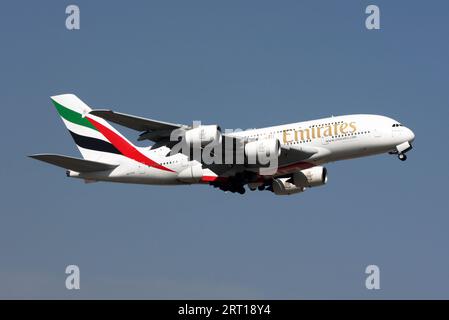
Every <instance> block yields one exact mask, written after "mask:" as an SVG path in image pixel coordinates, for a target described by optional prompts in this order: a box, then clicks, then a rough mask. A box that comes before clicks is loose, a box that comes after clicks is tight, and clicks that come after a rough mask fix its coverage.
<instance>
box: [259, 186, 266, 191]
mask: <svg viewBox="0 0 449 320" xmlns="http://www.w3.org/2000/svg"><path fill="white" fill-rule="evenodd" d="M257 189H258V190H259V191H263V190H265V186H263V185H262V186H258V187H257Z"/></svg>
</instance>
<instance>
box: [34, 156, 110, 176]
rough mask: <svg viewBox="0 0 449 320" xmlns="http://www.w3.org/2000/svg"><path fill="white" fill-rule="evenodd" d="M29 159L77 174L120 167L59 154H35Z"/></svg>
mask: <svg viewBox="0 0 449 320" xmlns="http://www.w3.org/2000/svg"><path fill="white" fill-rule="evenodd" d="M29 157H30V158H33V159H36V160H40V161H43V162H47V163H50V164H52V165H55V166H58V167H61V168H64V169H68V170H72V171H76V172H94V171H105V170H111V169H114V168H116V167H117V166H118V165H114V164H108V163H103V162H96V161H90V160H84V159H79V158H74V157H68V156H62V155H59V154H49V153H43V154H34V155H31V156H29Z"/></svg>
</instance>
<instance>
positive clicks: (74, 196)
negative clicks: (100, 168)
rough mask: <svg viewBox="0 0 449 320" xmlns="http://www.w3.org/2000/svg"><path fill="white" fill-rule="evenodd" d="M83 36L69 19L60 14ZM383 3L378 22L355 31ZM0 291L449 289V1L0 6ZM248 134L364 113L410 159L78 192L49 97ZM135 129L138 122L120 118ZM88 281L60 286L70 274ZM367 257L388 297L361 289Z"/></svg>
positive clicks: (199, 294) (339, 294) (205, 294)
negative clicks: (255, 183)
mask: <svg viewBox="0 0 449 320" xmlns="http://www.w3.org/2000/svg"><path fill="white" fill-rule="evenodd" d="M71 3H75V4H77V5H78V6H79V8H80V10H81V29H80V30H77V31H68V30H67V29H66V28H65V19H66V14H65V8H66V6H67V5H69V4H71ZM372 3H373V4H377V5H378V6H379V7H380V10H381V21H380V22H381V29H380V30H377V31H368V30H367V29H366V28H365V18H366V16H367V15H366V14H365V8H366V6H367V5H369V4H372ZM0 12H1V13H0V41H1V47H0V58H1V59H0V87H1V94H0V106H1V108H2V119H3V121H2V125H1V126H0V130H1V135H0V137H1V146H2V157H1V159H0V161H1V165H0V170H1V176H0V177H1V179H0V181H1V182H0V192H1V201H0V253H1V258H0V298H274V299H280V298H288V299H294V298H369V299H370V298H449V250H448V244H449V232H448V226H449V212H448V211H449V210H448V195H447V181H448V178H449V174H448V173H449V169H448V165H447V162H448V148H447V140H446V138H447V127H448V124H447V121H448V118H449V117H448V116H449V106H448V103H449V98H448V93H449V87H448V86H449V85H448V84H449V81H448V80H449V76H448V75H449V58H448V57H449V41H448V33H449V32H448V31H449V26H448V23H447V20H448V17H449V3H448V1H443V0H441V1H436V0H435V1H384V0H375V1H369V2H368V1H316V0H314V1H260V0H257V1H229V0H227V1H206V0H205V1H196V0H192V1H73V2H67V1H26V2H24V1H8V2H2V4H1V11H0ZM62 93H75V94H77V95H78V96H79V97H80V98H81V99H83V100H84V101H85V102H86V103H87V104H89V105H90V106H92V107H94V108H112V109H114V110H118V111H122V112H125V113H130V114H136V115H140V116H144V117H150V118H154V119H160V120H165V121H170V122H177V123H187V124H189V123H191V121H192V120H202V122H203V123H208V124H219V125H221V126H222V128H242V129H245V128H252V127H262V126H268V125H275V124H282V123H288V122H297V121H301V120H311V119H316V118H320V117H325V116H329V115H342V114H351V113H375V114H382V115H387V116H390V117H393V118H394V119H397V120H399V121H400V122H402V123H403V124H404V125H406V126H408V127H410V128H411V129H412V130H413V131H414V132H415V134H416V141H415V144H414V149H413V150H412V151H411V152H410V153H409V157H408V158H409V159H408V160H407V161H406V162H401V161H399V160H398V159H397V158H396V157H395V156H389V155H381V156H375V157H370V158H364V159H358V160H351V161H343V162H338V163H331V164H329V165H327V168H328V170H329V182H328V185H326V186H325V187H319V188H316V189H311V190H308V191H307V192H305V193H303V194H299V195H294V196H288V197H278V196H275V195H273V194H271V193H269V192H252V193H251V192H247V194H246V195H245V196H240V195H236V194H229V193H224V192H221V191H218V190H216V189H214V188H212V187H209V186H179V187H159V186H135V185H122V184H107V183H94V184H88V185H86V184H84V183H83V182H82V181H80V180H75V179H73V180H71V179H68V178H66V177H65V174H64V170H62V169H59V168H56V167H53V166H49V165H45V164H43V163H39V162H37V161H34V160H31V159H29V158H26V155H28V154H33V153H39V152H55V153H60V154H66V155H72V156H79V153H78V150H77V148H76V146H75V145H74V143H73V142H72V139H71V137H70V135H69V133H68V132H67V130H66V129H65V127H64V125H63V123H62V121H61V119H60V118H59V116H58V115H57V113H56V111H55V110H54V107H53V106H52V104H51V102H50V99H49V97H50V96H51V95H54V94H62ZM119 130H121V131H122V132H123V133H124V134H126V136H127V137H128V138H130V139H132V140H133V141H134V140H135V138H136V137H137V134H136V132H132V131H130V130H122V129H121V128H119ZM70 264H76V265H78V266H79V267H80V270H81V289H80V290H78V291H73V290H72V291H68V290H67V289H66V288H65V277H66V275H65V273H64V271H65V268H66V266H67V265H70ZM370 264H375V265H378V266H379V268H380V272H381V277H380V285H381V289H380V290H377V291H373V290H371V291H369V290H367V289H366V288H365V278H366V275H365V273H364V272H365V267H366V266H367V265H370Z"/></svg>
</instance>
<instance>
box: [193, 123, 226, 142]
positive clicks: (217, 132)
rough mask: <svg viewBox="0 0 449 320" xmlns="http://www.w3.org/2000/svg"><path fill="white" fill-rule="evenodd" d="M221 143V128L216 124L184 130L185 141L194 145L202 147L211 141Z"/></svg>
mask: <svg viewBox="0 0 449 320" xmlns="http://www.w3.org/2000/svg"><path fill="white" fill-rule="evenodd" d="M214 141H215V142H216V143H217V144H219V143H221V129H220V127H219V126H217V125H207V126H199V127H196V128H193V129H190V130H187V131H186V132H185V142H186V143H187V144H188V145H190V146H194V147H197V146H198V147H204V146H206V145H208V144H209V143H211V142H214Z"/></svg>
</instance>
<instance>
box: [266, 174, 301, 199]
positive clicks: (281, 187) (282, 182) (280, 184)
mask: <svg viewBox="0 0 449 320" xmlns="http://www.w3.org/2000/svg"><path fill="white" fill-rule="evenodd" d="M289 179H290V178H277V179H274V180H273V185H272V186H273V192H274V194H276V195H278V196H285V195H289V194H294V193H299V192H303V191H304V190H305V189H306V188H304V187H298V186H296V185H294V184H293V183H291V182H288V181H287V180H289Z"/></svg>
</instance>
